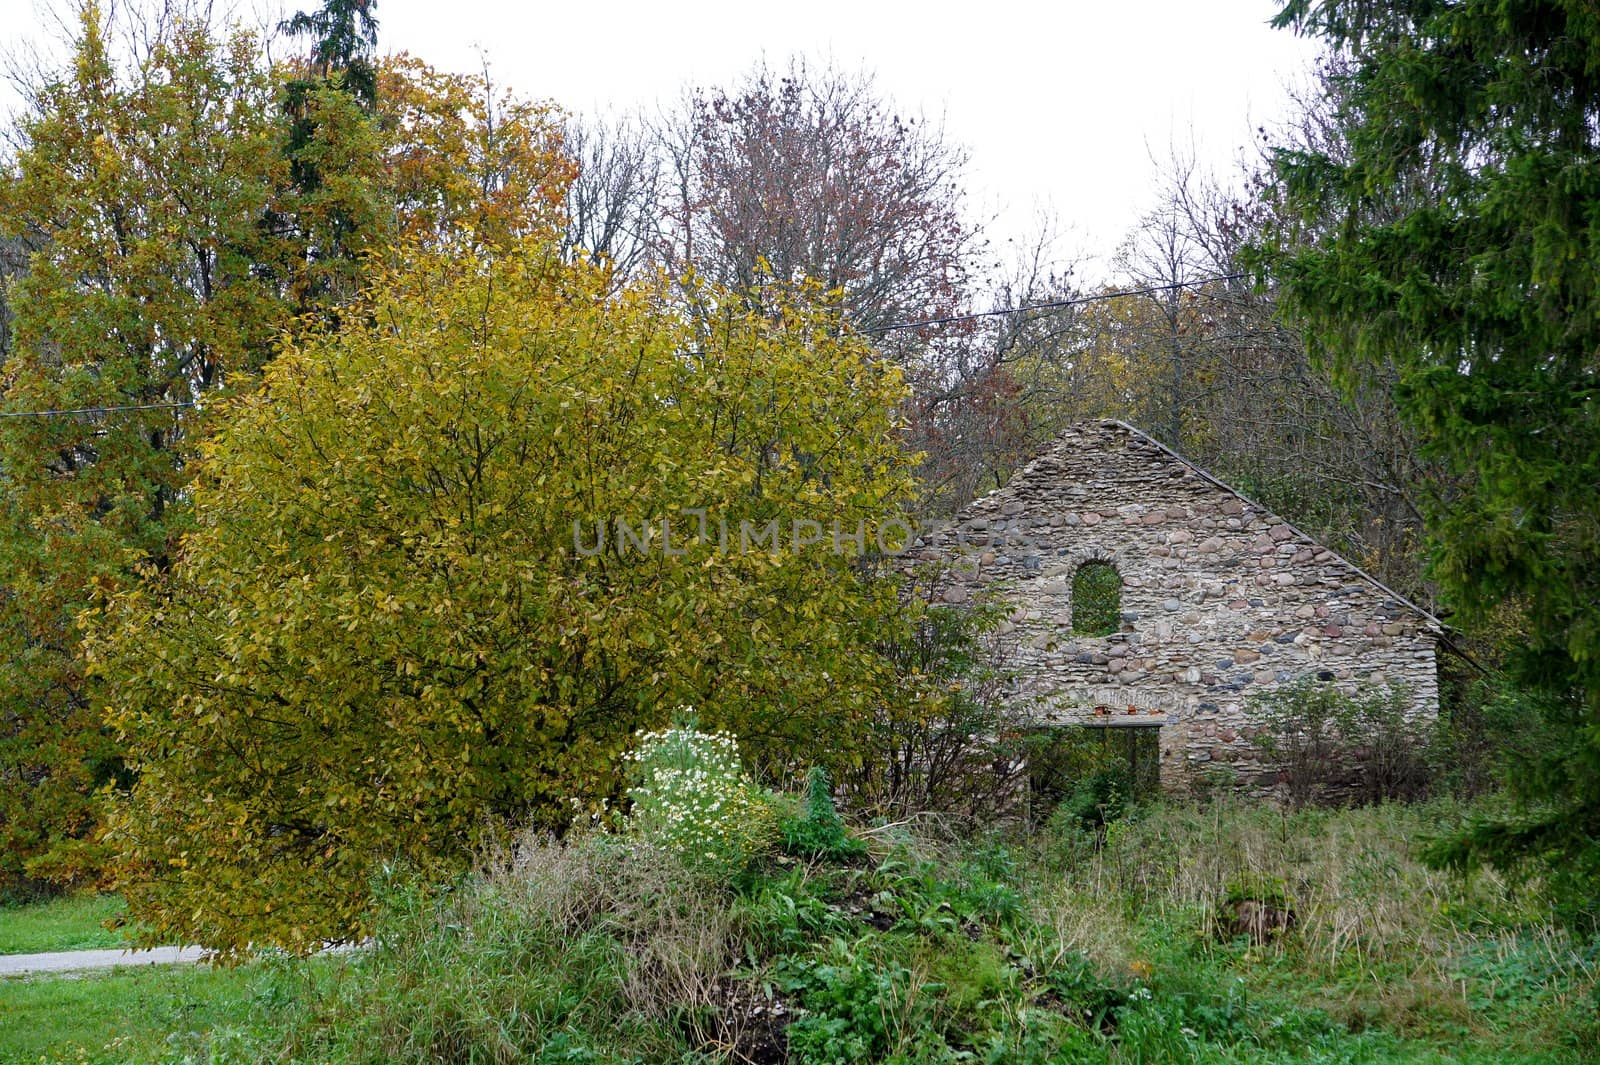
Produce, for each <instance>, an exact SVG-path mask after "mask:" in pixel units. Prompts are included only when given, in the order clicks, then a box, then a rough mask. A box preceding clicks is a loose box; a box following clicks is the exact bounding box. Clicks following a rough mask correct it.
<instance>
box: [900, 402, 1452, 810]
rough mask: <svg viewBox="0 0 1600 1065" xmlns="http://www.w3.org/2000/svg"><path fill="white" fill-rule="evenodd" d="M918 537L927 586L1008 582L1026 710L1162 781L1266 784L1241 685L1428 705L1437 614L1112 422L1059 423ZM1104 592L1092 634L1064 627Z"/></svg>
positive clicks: (1413, 711)
mask: <svg viewBox="0 0 1600 1065" xmlns="http://www.w3.org/2000/svg"><path fill="white" fill-rule="evenodd" d="M920 544H921V550H920V551H918V552H917V557H918V558H919V559H920V560H923V561H935V562H938V563H939V564H940V565H941V568H942V570H943V574H942V576H941V578H940V582H939V584H937V585H936V591H935V595H936V596H937V597H938V598H939V599H941V600H943V601H944V602H946V603H952V604H958V603H966V602H969V601H971V600H973V599H975V598H979V597H982V596H984V595H985V594H986V593H998V594H1000V595H1002V596H1004V597H1005V599H1006V602H1007V605H1008V606H1009V607H1010V609H1011V613H1010V620H1009V621H1008V622H1007V623H1006V624H1005V625H1004V626H1003V628H1004V629H1006V630H1007V631H1009V633H1010V636H1009V639H1010V640H1012V641H1014V646H1015V651H1014V654H1013V661H1012V667H1013V668H1014V669H1015V670H1016V679H1015V682H1014V685H1015V692H1014V698H1015V699H1017V700H1018V701H1019V705H1025V706H1026V707H1027V709H1026V711H1025V713H1026V714H1027V716H1028V717H1029V718H1030V719H1031V720H1032V721H1034V722H1036V723H1040V724H1044V725H1050V726H1074V725H1076V726H1084V727H1087V728H1098V729H1108V730H1111V729H1114V730H1117V732H1116V733H1110V732H1104V733H1100V734H1099V735H1100V736H1101V737H1103V738H1106V739H1110V738H1112V737H1113V736H1115V737H1116V738H1117V739H1118V740H1119V741H1123V742H1125V743H1126V742H1129V741H1132V740H1134V739H1135V737H1137V738H1138V740H1139V741H1140V742H1141V745H1142V746H1143V747H1144V748H1145V750H1147V751H1148V755H1147V757H1148V759H1149V760H1150V761H1151V762H1152V763H1153V765H1152V768H1151V770H1150V773H1151V775H1152V776H1153V775H1156V774H1157V773H1158V774H1159V784H1160V787H1161V788H1162V789H1163V790H1183V789H1185V788H1187V787H1190V786H1192V785H1194V784H1196V783H1198V782H1200V781H1201V780H1202V779H1204V778H1206V777H1211V778H1213V779H1216V778H1221V779H1224V780H1231V781H1232V782H1234V783H1236V784H1237V785H1240V786H1244V787H1249V788H1252V789H1269V788H1271V787H1273V785H1274V784H1275V783H1276V780H1277V776H1276V768H1275V767H1273V766H1269V765H1266V764H1263V762H1262V761H1261V755H1260V753H1259V749H1258V748H1257V747H1256V746H1255V745H1253V744H1252V743H1251V742H1250V737H1251V735H1252V732H1253V729H1252V726H1253V722H1252V706H1251V701H1250V700H1251V696H1252V695H1254V694H1256V693H1261V692H1265V691H1268V690H1271V689H1272V688H1274V687H1275V686H1278V685H1283V684H1286V683H1290V682H1293V681H1295V680H1296V679H1298V678H1301V677H1304V676H1307V675H1310V676H1312V677H1316V678H1318V679H1319V680H1321V681H1324V682H1328V683H1333V684H1336V685H1338V686H1340V687H1341V688H1344V689H1346V690H1349V691H1356V690H1358V689H1359V688H1360V687H1361V686H1363V685H1365V684H1380V685H1381V684H1389V685H1397V686H1400V687H1401V688H1402V689H1403V690H1404V691H1405V692H1406V693H1407V695H1408V697H1409V700H1410V706H1409V708H1408V710H1407V713H1408V715H1420V716H1426V717H1430V718H1431V717H1434V716H1436V715H1437V713H1438V699H1439V687H1438V675H1437V669H1436V663H1435V651H1436V644H1437V642H1438V640H1439V638H1440V637H1441V636H1443V634H1444V627H1443V626H1442V624H1441V623H1440V622H1439V620H1438V619H1437V618H1435V617H1433V616H1432V615H1430V614H1428V613H1427V612H1426V611H1424V610H1422V609H1421V608H1419V607H1417V606H1415V605H1414V604H1412V603H1410V602H1409V601H1407V600H1406V599H1404V598H1403V597H1401V596H1400V595H1398V594H1396V593H1395V592H1393V591H1391V590H1390V589H1388V588H1386V587H1384V585H1382V584H1381V583H1379V582H1378V581H1377V580H1376V579H1374V578H1373V577H1371V576H1369V575H1368V574H1366V573H1364V572H1362V571H1361V570H1360V569H1358V568H1357V567H1356V566H1354V565H1352V564H1351V563H1349V562H1347V561H1346V560H1344V559H1343V558H1340V557H1339V556H1338V555H1336V554H1335V553H1334V552H1332V551H1330V550H1328V549H1327V548H1325V547H1323V546H1321V545H1320V544H1318V543H1316V542H1315V541H1313V540H1312V539H1311V538H1310V537H1309V536H1307V535H1305V534H1304V533H1302V532H1300V531H1299V530H1298V529H1296V528H1295V527H1294V526H1292V525H1290V524H1289V523H1288V522H1286V521H1284V520H1283V519H1281V518H1279V517H1277V516H1276V515H1274V514H1272V513H1271V512H1269V511H1267V510H1266V509H1264V508H1263V507H1261V506H1259V505H1257V504H1255V503H1252V502H1251V501H1250V500H1249V499H1246V498H1245V497H1244V496H1242V495H1240V494H1239V493H1238V492H1236V491H1234V490H1233V489H1231V488H1229V487H1228V486H1227V485H1225V484H1223V483H1222V482H1221V481H1219V480H1217V479H1216V478H1215V477H1213V476H1211V475H1210V474H1208V473H1206V472H1205V471H1204V470H1202V469H1200V468H1199V467H1197V466H1195V465H1194V464H1193V463H1191V462H1189V461H1187V460H1186V459H1184V458H1183V457H1181V456H1180V455H1178V454H1177V453H1175V452H1173V451H1172V450H1171V449H1169V448H1167V447H1165V446H1163V445H1162V444H1160V443H1158V442H1157V441H1155V440H1153V439H1151V438H1150V437H1149V436H1147V435H1146V434H1144V433H1143V432H1140V431H1139V430H1138V429H1135V428H1133V427H1132V426H1129V425H1126V424H1124V423H1122V422H1115V421H1106V422H1099V423H1096V424H1087V425H1080V426H1076V427H1074V428H1072V429H1069V430H1068V431H1067V432H1065V433H1064V434H1062V436H1061V437H1060V438H1059V439H1058V440H1057V441H1056V443H1055V444H1054V445H1053V446H1052V447H1051V448H1050V449H1049V450H1048V451H1046V452H1045V453H1044V454H1042V455H1040V456H1039V457H1038V458H1036V459H1034V460H1033V461H1032V462H1031V463H1029V464H1028V465H1027V466H1026V467H1024V468H1023V469H1022V470H1020V471H1018V472H1017V474H1016V475H1015V476H1014V477H1012V479H1011V481H1010V483H1009V484H1007V485H1006V486H1005V487H1003V488H1000V489H998V490H996V491H994V492H992V493H990V494H989V495H987V496H984V497H983V498H981V499H978V500H976V501H974V502H973V503H971V504H969V505H968V506H967V507H966V508H964V509H963V510H962V511H961V512H960V513H959V514H958V515H957V516H956V517H955V519H954V520H953V522H952V523H951V524H950V525H948V526H945V527H943V528H942V529H940V530H939V531H938V532H937V533H935V534H930V535H929V536H927V537H925V538H924V539H923V540H921V541H920ZM1090 577H1092V578H1093V580H1092V581H1091V580H1088V579H1087V578H1090ZM1119 580H1120V602H1118V601H1117V599H1118V592H1119V589H1118V581H1119ZM1091 588H1098V589H1099V591H1098V592H1095V593H1093V594H1096V595H1098V596H1099V597H1100V598H1099V599H1098V600H1096V601H1095V602H1094V603H1090V604H1088V605H1085V604H1084V603H1079V602H1075V599H1081V598H1083V597H1084V596H1086V595H1089V594H1091V593H1090V591H1089V589H1091ZM1075 590H1076V594H1075ZM1108 597H1109V600H1110V603H1109V606H1110V610H1111V611H1112V613H1111V614H1110V615H1109V621H1108V622H1107V623H1106V624H1105V625H1104V628H1103V629H1102V630H1101V632H1102V633H1103V634H1096V635H1084V634H1076V633H1075V632H1074V610H1075V609H1077V610H1079V611H1083V610H1089V609H1093V610H1100V611H1104V610H1105V609H1106V607H1107V603H1106V599H1107V598H1108ZM1132 730H1137V731H1132ZM1129 749H1130V750H1131V749H1132V747H1131V746H1130V748H1129ZM1155 767H1158V768H1155ZM1215 767H1223V768H1222V769H1221V772H1220V773H1219V772H1218V770H1217V768H1215Z"/></svg>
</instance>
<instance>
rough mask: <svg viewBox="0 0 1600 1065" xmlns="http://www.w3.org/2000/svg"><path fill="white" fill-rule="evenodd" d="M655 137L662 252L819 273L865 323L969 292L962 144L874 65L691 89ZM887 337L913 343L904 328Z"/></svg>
mask: <svg viewBox="0 0 1600 1065" xmlns="http://www.w3.org/2000/svg"><path fill="white" fill-rule="evenodd" d="M667 125H668V127H669V128H666V129H663V130H662V131H661V133H660V136H659V141H660V144H661V148H662V151H663V154H664V156H665V158H666V171H667V179H666V180H664V181H663V182H662V186H661V192H662V194H663V195H662V202H661V209H660V210H659V216H660V220H661V224H662V230H661V235H660V243H659V246H658V253H659V254H660V256H661V258H662V260H663V262H665V263H666V264H667V265H668V266H669V267H670V268H672V269H674V270H678V269H681V268H684V267H687V266H691V265H692V266H693V267H695V268H696V269H697V270H698V271H700V272H701V273H702V274H703V275H705V276H706V277H708V278H710V279H711V280H714V281H718V282H722V283H725V284H728V285H733V286H737V287H741V288H745V287H749V286H753V285H756V284H760V283H765V282H767V281H778V282H785V283H795V282H799V281H800V280H802V279H810V280H812V281H815V282H819V283H820V284H821V285H822V286H823V287H824V288H825V289H827V290H830V291H838V292H839V293H840V294H841V296H842V304H843V311H844V314H845V316H846V318H847V319H848V321H849V322H850V323H851V324H852V325H853V326H854V327H855V328H857V329H860V330H863V331H867V332H871V331H873V330H875V329H879V328H881V327H883V326H885V325H888V324H891V323H895V322H904V321H909V320H918V319H923V318H929V317H937V316H939V315H942V314H947V313H949V312H950V311H951V310H953V309H954V308H956V307H957V306H959V305H960V303H961V300H962V298H963V295H964V293H965V286H966V283H967V280H968V273H969V269H970V259H971V255H972V252H973V250H974V248H975V245H976V239H977V238H976V235H975V233H974V232H973V231H972V230H971V228H970V227H968V226H967V224H966V223H965V222H964V221H963V219H962V210H961V204H962V184H961V178H962V171H963V168H964V167H965V164H966V154H965V152H964V151H962V150H961V149H959V148H957V147H956V146H954V145H952V144H951V143H950V142H948V141H947V140H945V138H944V136H943V133H942V131H941V130H940V129H939V128H938V127H937V126H936V125H933V124H930V123H929V122H927V121H926V120H925V119H920V118H908V117H904V116H902V115H900V114H898V113H896V112H895V111H894V110H893V109H892V108H891V107H890V105H889V104H888V102H887V101H885V100H884V99H883V97H882V96H880V95H879V93H878V92H877V90H876V88H875V86H874V85H873V83H872V80H871V78H870V77H868V76H866V75H864V74H846V73H844V72H842V71H840V70H838V69H836V68H833V67H828V68H825V69H823V70H814V69H812V68H810V67H808V66H807V65H806V64H805V63H804V62H803V61H800V60H794V61H791V62H790V64H789V65H788V67H787V68H786V69H785V70H783V71H782V72H775V71H773V70H772V69H770V68H768V67H767V66H766V65H765V64H762V65H760V66H757V67H756V68H755V69H754V70H753V71H752V72H751V73H750V74H749V75H747V76H746V77H745V78H744V80H743V81H742V82H740V83H739V84H737V85H735V86H733V87H732V88H727V89H723V88H717V89H701V90H697V91H695V92H694V93H692V94H691V95H690V96H689V98H688V99H687V100H686V102H685V104H684V106H683V107H682V108H681V109H680V112H679V113H678V114H677V115H675V116H673V117H672V118H671V119H669V120H668V123H667ZM885 346H887V347H896V348H898V349H901V350H906V349H909V348H911V347H912V346H913V345H912V344H910V343H908V342H907V338H906V337H905V336H903V335H902V334H899V333H896V334H894V335H892V337H891V338H890V339H889V340H887V341H886V345H885Z"/></svg>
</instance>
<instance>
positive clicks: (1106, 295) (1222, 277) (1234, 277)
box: [0, 273, 1247, 418]
mask: <svg viewBox="0 0 1600 1065" xmlns="http://www.w3.org/2000/svg"><path fill="white" fill-rule="evenodd" d="M1245 276H1247V275H1245V274H1243V273H1234V274H1216V275H1214V276H1212V277H1198V278H1195V279H1194V280H1193V281H1173V282H1170V283H1169V284H1165V285H1148V286H1146V287H1144V288H1128V289H1120V290H1118V291H1116V292H1097V293H1095V294H1094V295H1090V296H1074V297H1072V298H1071V299H1062V300H1044V301H1041V302H1039V303H1025V304H1022V305H1021V306H1019V307H997V308H995V309H994V310H989V311H973V312H971V313H969V314H951V315H946V316H944V317H942V318H924V319H921V320H920V321H914V322H891V323H889V324H888V325H878V326H873V327H872V328H870V329H861V330H858V332H860V333H861V334H862V335H864V336H877V335H878V334H881V333H892V332H895V331H896V330H900V329H925V328H928V327H930V326H936V325H955V324H956V323H958V322H975V321H978V320H980V319H983V318H1002V317H1005V316H1006V315H1010V314H1027V313H1028V312H1029V311H1052V310H1060V309H1062V308H1065V307H1080V306H1082V305H1084V304H1086V303H1099V302H1100V301H1101V300H1114V299H1120V298H1122V297H1124V296H1153V295H1155V294H1156V293H1158V292H1172V291H1174V290H1177V289H1185V288H1198V287H1200V286H1201V285H1209V284H1213V283H1215V282H1218V281H1238V280H1239V279H1241V278H1243V277H1245ZM687 354H691V355H703V354H705V353H704V352H698V351H696V352H688V353H687ZM194 405H195V404H194V403H193V402H192V401H191V402H178V403H142V404H138V405H132V406H125V407H78V408H75V409H72V410H18V411H0V418H65V417H71V416H74V415H84V414H121V413H131V412H134V411H142V410H175V409H178V408H182V407H193V406H194Z"/></svg>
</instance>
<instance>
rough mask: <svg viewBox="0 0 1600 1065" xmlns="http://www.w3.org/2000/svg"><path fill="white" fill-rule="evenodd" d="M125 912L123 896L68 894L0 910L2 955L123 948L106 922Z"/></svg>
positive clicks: (120, 939) (118, 936) (120, 937)
mask: <svg viewBox="0 0 1600 1065" xmlns="http://www.w3.org/2000/svg"><path fill="white" fill-rule="evenodd" d="M121 912H122V897H121V896H120V895H94V894H84V895H66V896H63V897H61V898H58V899H50V900H49V901H47V902H35V903H30V904H28V905H26V906H7V907H5V908H3V909H0V954H42V953H45V952H47V951H53V950H97V949H101V948H105V947H119V946H121V945H122V933H121V932H120V931H115V932H114V931H110V930H108V929H106V928H105V927H104V923H105V922H106V921H107V920H108V919H110V918H112V917H115V916H117V914H119V913H121Z"/></svg>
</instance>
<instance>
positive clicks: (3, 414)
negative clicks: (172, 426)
mask: <svg viewBox="0 0 1600 1065" xmlns="http://www.w3.org/2000/svg"><path fill="white" fill-rule="evenodd" d="M192 406H194V403H193V402H192V401H185V402H180V403H141V404H138V405H136V406H127V407H75V408H73V409H71V410H8V411H0V418H64V417H67V416H69V415H73V414H120V413H122V412H123V411H136V410H172V409H174V408H177V407H192Z"/></svg>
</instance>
